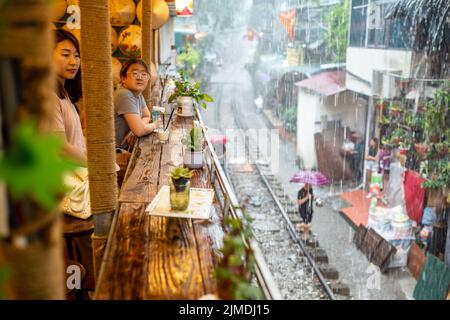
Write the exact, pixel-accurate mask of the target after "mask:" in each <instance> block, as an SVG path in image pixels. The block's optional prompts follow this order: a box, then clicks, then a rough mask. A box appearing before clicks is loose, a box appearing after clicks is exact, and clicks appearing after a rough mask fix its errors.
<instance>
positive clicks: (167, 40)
mask: <svg viewBox="0 0 450 320" xmlns="http://www.w3.org/2000/svg"><path fill="white" fill-rule="evenodd" d="M174 26H175V23H174V19H173V18H172V17H171V18H170V19H169V20H168V21H167V22H166V23H165V24H164V25H163V26H162V27H161V29H160V30H159V36H160V50H161V51H160V57H161V61H160V63H164V62H165V61H166V60H167V59H168V58H169V57H170V46H172V45H175V31H174Z"/></svg>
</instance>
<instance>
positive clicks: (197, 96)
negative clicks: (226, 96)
mask: <svg viewBox="0 0 450 320" xmlns="http://www.w3.org/2000/svg"><path fill="white" fill-rule="evenodd" d="M178 97H192V98H193V99H194V100H195V101H197V103H198V104H200V105H201V106H202V107H203V108H204V109H206V103H205V102H214V99H213V98H211V96H209V95H208V94H206V93H204V92H200V83H194V84H191V83H190V82H189V81H187V80H186V79H185V76H184V74H183V73H180V79H178V80H176V81H175V92H174V93H173V94H172V95H171V96H170V97H169V103H172V102H173V101H175V99H176V98H178Z"/></svg>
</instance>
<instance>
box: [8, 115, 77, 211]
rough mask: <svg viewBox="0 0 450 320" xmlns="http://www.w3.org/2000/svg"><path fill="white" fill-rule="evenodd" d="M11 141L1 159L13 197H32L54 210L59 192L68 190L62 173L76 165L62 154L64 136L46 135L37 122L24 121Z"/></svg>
mask: <svg viewBox="0 0 450 320" xmlns="http://www.w3.org/2000/svg"><path fill="white" fill-rule="evenodd" d="M12 140H13V141H12V143H11V146H10V147H9V148H8V149H7V150H5V153H4V154H3V156H2V157H1V158H0V179H2V180H4V181H5V183H6V185H7V186H8V188H9V190H10V191H11V195H12V196H13V198H14V199H16V200H19V199H23V198H26V197H30V198H32V199H33V200H34V201H36V202H37V203H38V204H39V205H40V206H42V208H44V209H47V210H52V209H54V208H55V206H56V205H57V203H58V195H60V194H61V193H63V192H64V191H65V188H64V184H63V173H64V172H67V171H70V170H72V169H74V168H75V167H76V166H75V164H74V163H73V162H70V161H68V160H67V159H63V158H62V157H61V147H62V145H63V141H62V139H61V138H59V137H57V136H52V135H43V134H41V133H39V132H38V131H37V128H36V125H35V124H34V123H32V122H24V123H22V124H21V125H19V126H18V127H17V128H16V130H15V131H14V133H13V138H12Z"/></svg>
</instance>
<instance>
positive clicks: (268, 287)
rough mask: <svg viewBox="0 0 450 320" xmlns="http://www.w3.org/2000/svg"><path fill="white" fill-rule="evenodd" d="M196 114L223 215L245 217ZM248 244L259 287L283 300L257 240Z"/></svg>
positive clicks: (212, 183) (271, 298)
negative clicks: (253, 258) (253, 259)
mask: <svg viewBox="0 0 450 320" xmlns="http://www.w3.org/2000/svg"><path fill="white" fill-rule="evenodd" d="M195 110H196V116H197V119H198V121H199V123H200V127H201V128H202V131H203V134H204V137H205V141H206V144H207V148H205V152H204V155H205V161H206V166H207V169H208V171H209V177H210V182H211V185H212V188H213V189H214V193H215V195H216V198H217V200H218V202H219V206H220V210H221V212H222V216H223V217H224V218H225V217H226V216H227V215H230V216H231V217H232V218H234V219H241V220H242V219H243V217H244V215H243V212H242V209H241V208H240V205H239V202H238V200H237V197H236V195H235V194H234V191H233V188H232V187H231V185H230V183H229V181H228V179H227V176H226V174H225V172H224V170H223V168H222V166H221V164H220V162H219V159H218V157H217V155H216V153H215V151H214V147H213V146H212V144H211V142H210V141H209V136H208V130H207V128H206V127H205V125H204V123H203V119H202V117H201V114H200V112H199V110H198V107H197V106H196V107H195ZM244 241H245V243H246V245H247V246H248V247H249V248H250V250H252V252H253V254H254V257H255V276H256V279H257V282H258V285H259V287H260V288H261V290H262V291H263V293H264V296H265V297H266V299H269V300H281V299H282V296H281V293H280V291H279V289H278V286H277V284H276V282H275V280H274V278H273V276H272V274H271V272H270V270H269V267H268V266H267V263H266V261H265V259H264V257H263V255H262V253H261V250H260V249H259V246H258V244H257V243H256V241H254V240H252V241H250V242H248V241H246V239H244Z"/></svg>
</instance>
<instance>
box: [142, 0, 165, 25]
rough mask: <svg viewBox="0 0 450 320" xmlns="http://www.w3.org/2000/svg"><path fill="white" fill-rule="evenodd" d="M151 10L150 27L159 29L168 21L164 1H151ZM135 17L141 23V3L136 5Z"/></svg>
mask: <svg viewBox="0 0 450 320" xmlns="http://www.w3.org/2000/svg"><path fill="white" fill-rule="evenodd" d="M152 10H153V11H152V27H153V29H159V28H161V27H162V26H163V25H164V24H165V23H166V22H167V21H168V20H169V6H168V5H167V2H165V1H164V0H152ZM136 15H137V18H138V20H139V22H140V23H142V1H139V3H138V5H137V9H136Z"/></svg>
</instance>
